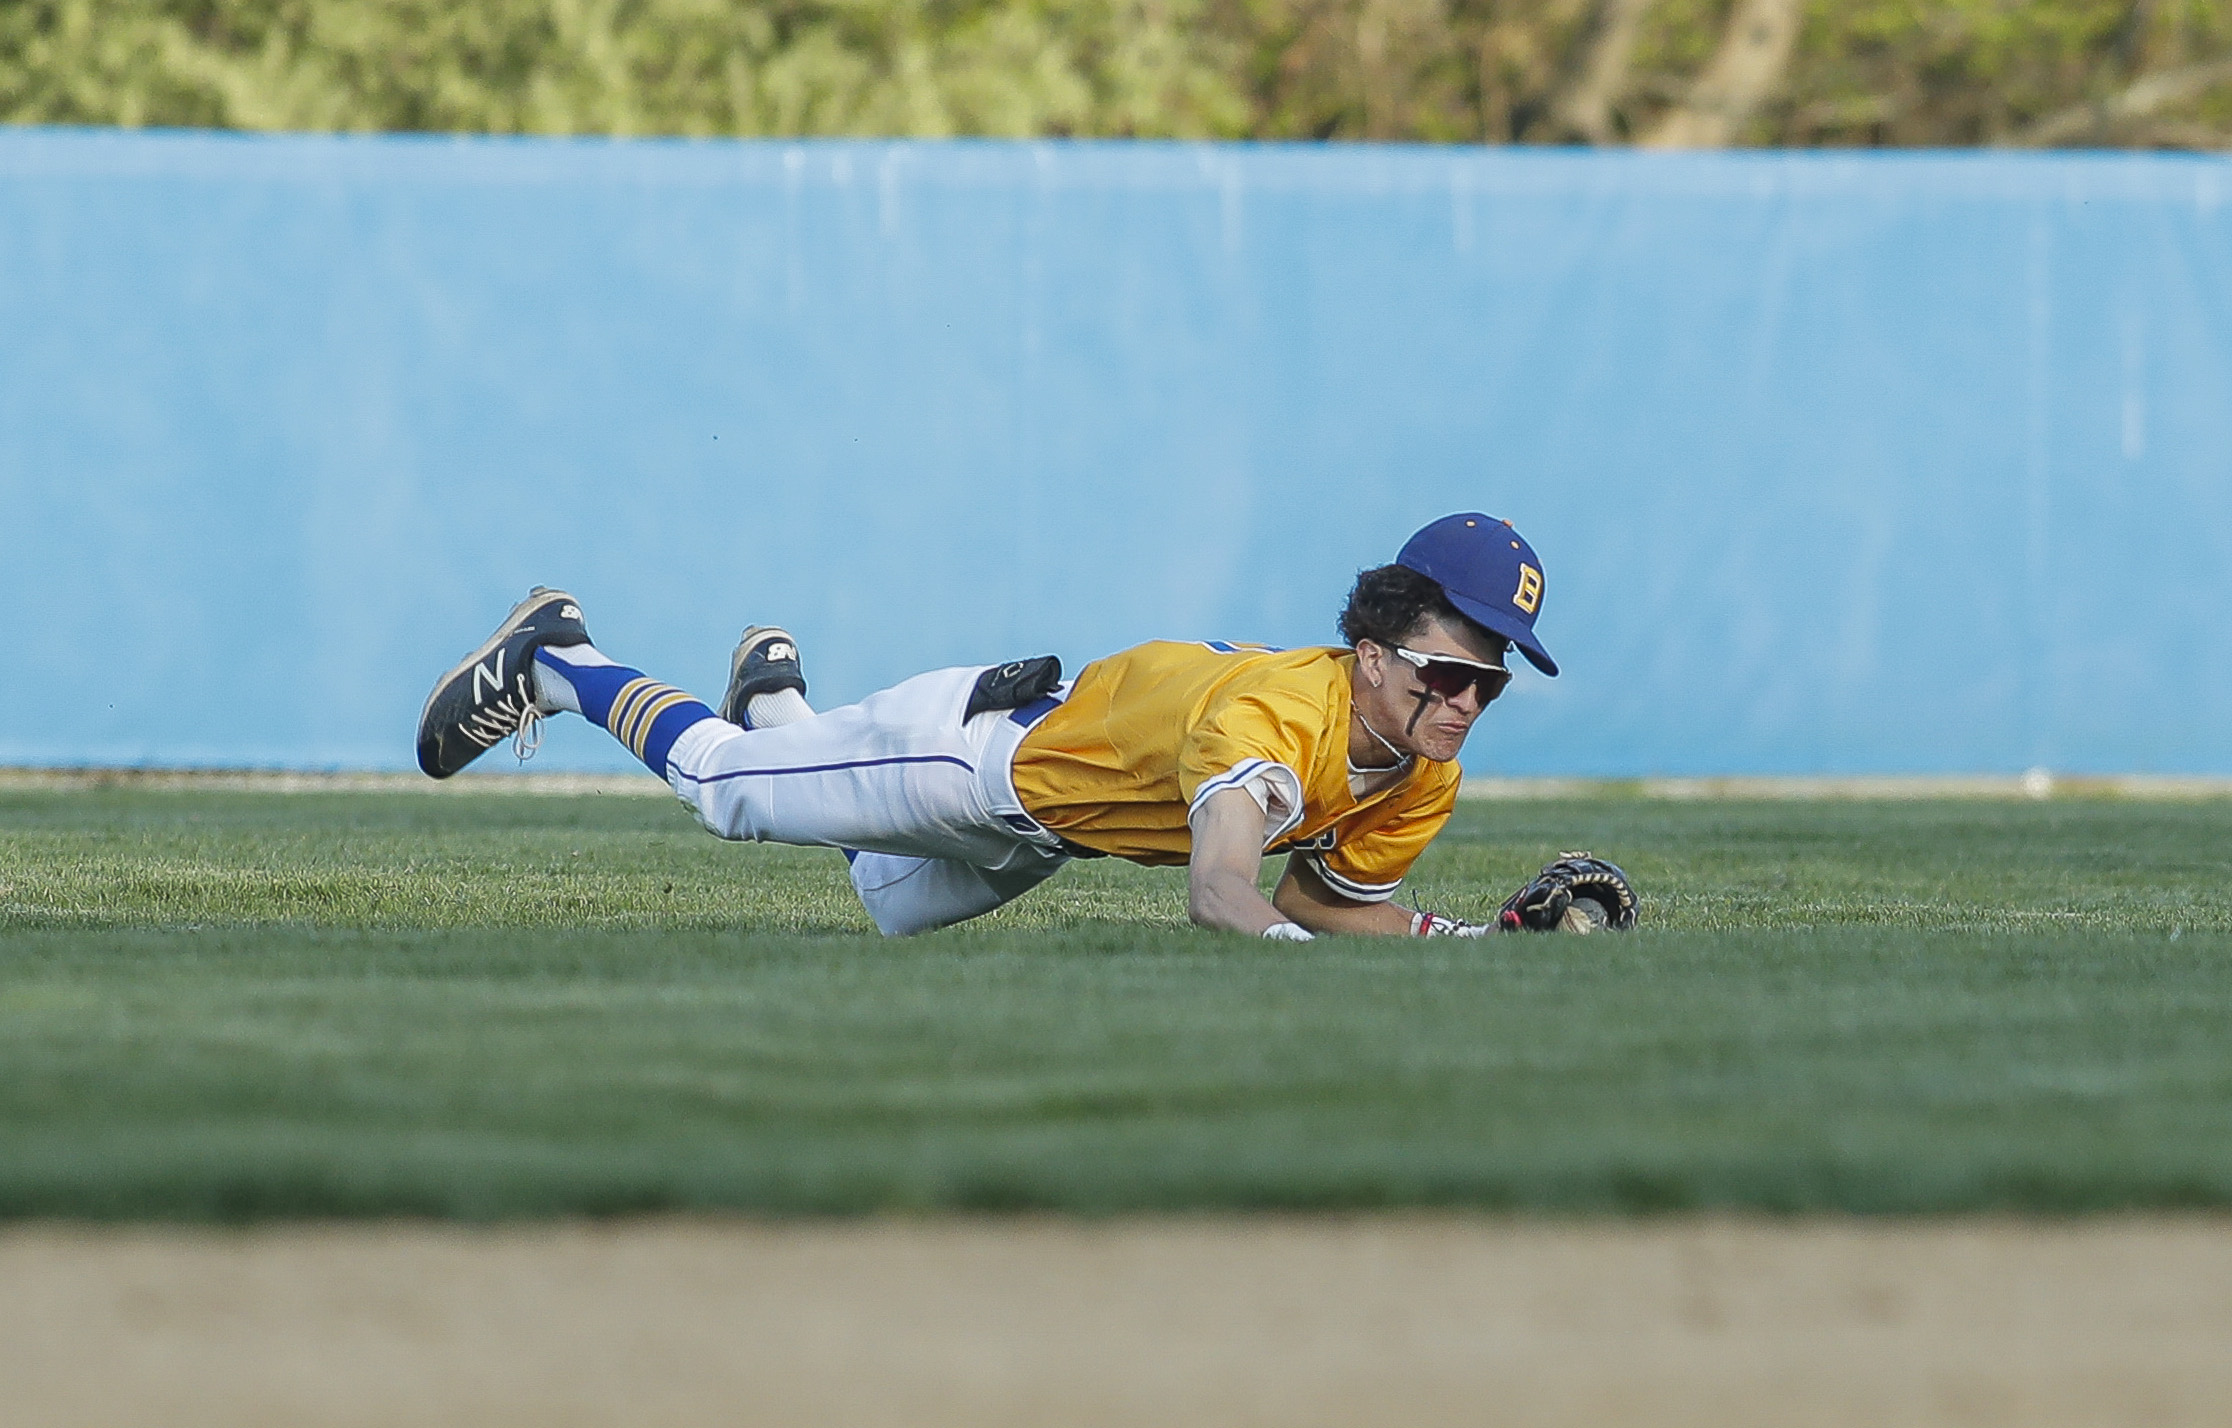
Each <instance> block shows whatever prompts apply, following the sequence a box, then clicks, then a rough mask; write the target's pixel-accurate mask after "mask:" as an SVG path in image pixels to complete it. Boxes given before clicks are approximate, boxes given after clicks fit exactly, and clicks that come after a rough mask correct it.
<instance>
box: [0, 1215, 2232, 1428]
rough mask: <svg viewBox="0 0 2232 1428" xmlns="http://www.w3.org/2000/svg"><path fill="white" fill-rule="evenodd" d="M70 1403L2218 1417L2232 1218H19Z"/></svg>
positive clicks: (9, 1272) (47, 1336)
mask: <svg viewBox="0 0 2232 1428" xmlns="http://www.w3.org/2000/svg"><path fill="white" fill-rule="evenodd" d="M0 1286H4V1287H5V1293H0V1385H5V1397H6V1400H7V1413H6V1418H7V1421H8V1422H9V1423H11V1424H13V1425H16V1428H35V1426H36V1428H46V1425H62V1424H69V1425H79V1424H85V1425H92V1424H116V1423H161V1424H164V1425H166V1428H199V1425H213V1428H214V1425H224V1428H256V1425H266V1424H269V1425H277V1424H286V1425H296V1426H297V1428H300V1426H303V1425H374V1424H377V1425H383V1428H408V1425H435V1424H443V1425H447V1424H457V1425H464V1424H472V1425H476V1428H486V1426H487V1425H511V1424H518V1425H536V1428H566V1426H567V1425H591V1424H596V1425H605V1424H612V1425H622V1424H625V1425H630V1428H639V1425H696V1424H708V1425H710V1424H722V1425H733V1424H740V1423H750V1424H753V1425H791V1424H841V1425H846V1428H882V1425H893V1428H896V1425H909V1428H941V1426H942V1425H954V1428H962V1425H967V1428H1003V1425H1026V1424H1027V1425H1050V1424H1063V1425H1069V1424H1075V1425H1109V1428H1116V1425H1123V1428H1132V1425H1139V1428H1150V1425H1151V1426H1152V1428H1171V1425H1180V1424H1219V1425H1223V1424H1234V1425H1243V1424H1249V1425H1252V1424H1265V1425H1269V1424H1279V1425H1335V1424H1340V1425H1348V1424H1389V1425H1402V1428H1431V1425H1440V1424H1484V1423H1494V1424H1527V1425H1532V1424H1566V1425H1582V1424H1589V1425H1600V1424H1630V1423H1634V1424H1642V1423H1650V1424H1654V1425H1665V1424H1696V1425H1714V1428H1729V1425H1742V1424H1761V1425H1766V1424H1776V1425H1785V1424H1792V1423H1806V1424H1815V1425H1819V1424H1853V1425H1862V1424H1865V1425H1871V1428H1876V1426H1877V1425H1886V1424H2011V1425H2012V1424H2022V1425H2026V1428H2050V1425H2057V1424H2087V1425H2100V1424H2148V1425H2167V1424H2202V1423H2210V1424H2217V1423H2225V1422H2228V1421H2232V1407H2228V1405H2232V1221H2227V1220H2221V1219H2203V1218H2195V1219H2145V1220H2085V1221H2072V1222H2066V1223H2046V1224H2040V1223H2032V1222H2016V1221H1976V1220H1969V1221H1954V1220H1948V1221H1934V1222H1920V1223H1917V1222H1865V1221H1820V1220H1816V1221H1798V1222H1773V1221H1745V1220H1712V1219H1708V1220H1659V1221H1646V1222H1601V1221H1594V1222H1590V1221H1582V1222H1532V1221H1511V1220H1499V1219H1482V1218H1465V1217H1455V1216H1448V1217H1444V1216H1421V1215H1404V1216H1393V1217H1383V1218H1355V1219H1307V1218H1282V1219H1166V1220H1125V1221H1109V1222H1100V1223H1080V1222H1069V1221H1058V1220H1033V1219H1025V1220H994V1219H960V1220H928V1221H884V1222H866V1223H862V1222H806V1223H793V1224H768V1223H758V1222H733V1221H704V1220H670V1221H633V1222H623V1223H618V1224H612V1225H590V1226H577V1225H566V1226H529V1227H504V1228H495V1229H485V1230H475V1229H465V1228H452V1227H444V1226H422V1225H400V1226H395V1225H390V1226H343V1227H289V1228H279V1229H267V1230H254V1231H238V1232H233V1231H179V1230H156V1229H144V1228H133V1229H118V1230H99V1229H73V1228H51V1227H28V1228H18V1229H13V1230H9V1231H6V1232H0Z"/></svg>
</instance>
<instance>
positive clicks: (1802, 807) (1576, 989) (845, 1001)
mask: <svg viewBox="0 0 2232 1428" xmlns="http://www.w3.org/2000/svg"><path fill="white" fill-rule="evenodd" d="M1576 847H1589V848H1593V849H1594V850H1596V851H1597V852H1599V853H1601V854H1604V855H1606V856H1610V857H1614V858H1616V859H1618V860H1620V861H1621V862H1623V863H1624V864H1625V865H1626V866H1627V868H1628V869H1629V871H1630V872H1631V873H1632V874H1633V875H1634V876H1635V879H1636V881H1637V883H1638V885H1639V886H1640V887H1641V889H1642V891H1643V893H1644V901H1645V918H1646V922H1647V926H1646V928H1645V930H1643V931H1640V932H1637V933H1635V934H1633V935H1630V936H1626V937H1612V936H1599V937H1571V936H1558V937H1533V936H1527V937H1507V938H1498V939H1492V940H1489V941H1486V942H1483V943H1452V942H1442V941H1436V942H1431V943H1428V942H1412V941H1363V940H1335V939H1321V940H1319V941H1317V942H1315V943H1312V944H1309V945H1306V946H1292V945H1283V944H1280V945H1274V944H1266V943H1261V942H1257V941H1253V940H1249V939H1245V938H1238V937H1229V936H1222V935H1216V934H1210V933H1204V932H1200V931H1196V930H1194V929H1191V928H1189V927H1187V926H1186V925H1185V923H1184V919H1183V886H1184V885H1183V880H1182V876H1181V875H1180V874H1177V873H1175V872H1165V871H1146V870H1141V869H1136V868H1131V867H1128V866H1124V865H1121V864H1117V863H1115V862H1113V861H1101V862H1094V863H1086V864H1080V865H1078V866H1076V867H1074V868H1072V869H1070V870H1069V871H1068V872H1066V873H1065V874H1064V875H1063V876H1062V877H1061V878H1059V879H1057V880H1056V881H1055V882H1054V883H1052V884H1049V885H1048V886H1047V887H1046V888H1044V889H1041V890H1040V891H1038V892H1036V893H1034V894H1032V895H1031V896H1030V897H1028V898H1026V899H1024V900H1023V901H1022V902H1020V903H1018V904H1016V905H1015V906H1013V907H1011V908H1008V909H1005V910H1003V911H1002V912H1001V913H999V914H997V915H995V916H993V917H990V918H987V919H984V920H983V921H981V922H980V923H977V924H974V925H972V926H969V927H966V928H961V929H956V930H953V931H949V932H946V933H941V934H938V935H935V936H932V937H927V938H923V939H918V940H915V941H911V942H899V943H892V942H885V941H883V940H882V939H879V938H877V937H875V936H873V935H872V934H870V933H868V931H867V925H866V922H865V919H864V918H863V916H862V914H861V913H860V911H859V909H858V907H857V905H855V904H854V903H853V901H852V898H851V894H850V890H849V888H848V887H847V885H846V884H845V882H844V877H843V864H842V862H841V861H840V860H839V859H838V858H837V857H836V855H834V854H830V853H815V852H804V851H798V850H790V849H782V848H762V847H750V846H743V847H739V846H731V845H724V844H722V843H719V842H717V841H715V840H713V839H711V838H708V837H706V836H705V835H704V834H702V833H700V832H699V831H698V830H697V828H696V825H695V824H694V823H693V822H692V821H691V820H690V818H689V817H688V815H687V814H686V813H685V812H684V811H683V810H682V809H680V808H679V807H678V806H677V805H674V804H671V803H668V802H666V801H663V800H657V799H641V798H626V797H580V798H559V797H536V796H519V795H508V796H507V795H500V794H484V795H454V794H417V795H413V794H395V795H317V794H313V795H265V794H219V793H207V792H128V791H103V792H37V793H8V794H0V1214H7V1215H18V1216H21V1215H67V1216H90V1217H161V1218H219V1219H250V1218H260V1217H270V1216H288V1215H329V1214H342V1215H358V1214H426V1215H457V1216H468V1217H495V1216H507V1215H544V1214H567V1213H582V1212H587V1213H605V1212H624V1211H639V1210H654V1209H680V1208H692V1207H704V1208H713V1207H733V1208H742V1209H749V1210H755V1211H770V1212H854V1211H865V1210H879V1209H918V1208H1018V1207H1050V1208H1056V1209H1064V1210H1078V1211H1085V1212H1096V1213H1097V1212H1108V1211H1117V1210H1129V1209H1176V1208H1189V1207H1203V1208H1209V1207H1237V1206H1253V1207H1267V1206H1268V1207H1365V1206H1388V1205H1473V1206H1488V1207H1525V1208H1530V1209H1542V1210H1548V1211H1559V1212H1563V1211H1597V1210H1655V1209H1665V1208H1684V1207H1701V1206H1723V1207H1749V1208H1758V1209H1767V1210H1815V1209H1841V1210H1853V1211H1917V1210H1924V1211H1926V1210H1966V1209H1976V1208H1984V1207H2008V1208H2020V1209H2030V1210H2047V1211H2077V1210H2090V1209H2102V1208H2111V1207H2127V1206H2185V1205H2224V1204H2227V1203H2232V956H2228V954H2232V890H2228V883H2232V878H2228V874H2232V802H2191V803H2138V802H2111V801H2099V802H2086V801H2054V802H2047V803H2037V804H2013V803H1987V802H1950V801H1949V802H1912V803H1872V804H1871V803H1693V804H1677V803H1657V802H1645V801H1640V800H1618V799H1604V800H1596V801H1570V802H1533V803H1508V804H1504V803H1473V804H1467V805H1465V806H1464V807H1463V808H1462V809H1461V810H1460V812H1459V815H1458V818H1457V820H1456V822H1455V823H1454V824H1453V825H1452V827H1451V829H1450V831H1449V833H1448V834H1446V835H1445V836H1444V838H1443V839H1442V841H1441V843H1440V844H1438V845H1437V846H1436V848H1435V849H1434V850H1433V852H1432V853H1431V854H1430V855H1429V857H1428V859H1427V860H1426V861H1425V862H1424V863H1423V864H1422V865H1421V867H1420V869H1419V870H1418V876H1417V879H1416V884H1415V886H1416V891H1417V893H1418V895H1419V896H1420V897H1422V898H1423V900H1424V901H1425V902H1426V903H1427V904H1428V905H1430V906H1435V907H1438V908H1442V909H1445V910H1451V911H1456V912H1460V913H1468V914H1472V915H1476V916H1477V915H1481V914H1483V913H1485V912H1486V911H1487V910H1488V909H1489V908H1491V907H1492V906H1493V905H1494V904H1495V903H1496V902H1497V901H1499V900H1500V898H1501V896H1502V894H1503V892H1504V891H1505V890H1506V889H1507V888H1508V887H1509V886H1511V885H1513V884H1514V883H1515V882H1516V881H1517V880H1518V879H1519V878H1520V877H1521V876H1522V875H1523V874H1525V873H1527V872H1529V871H1531V870H1532V869H1533V868H1534V867H1535V866H1537V865H1538V864H1539V863H1541V862H1542V861H1543V860H1544V859H1545V858H1547V857H1549V856H1552V855H1554V854H1555V853H1556V852H1557V851H1558V850H1560V849H1562V848H1576Z"/></svg>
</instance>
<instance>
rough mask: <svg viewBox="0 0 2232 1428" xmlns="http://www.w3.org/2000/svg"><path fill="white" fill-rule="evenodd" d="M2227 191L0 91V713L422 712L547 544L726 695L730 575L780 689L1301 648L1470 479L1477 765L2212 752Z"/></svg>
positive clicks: (392, 744)
mask: <svg viewBox="0 0 2232 1428" xmlns="http://www.w3.org/2000/svg"><path fill="white" fill-rule="evenodd" d="M2227 199H2232V165H2228V164H2227V163H2226V162H2224V161H2221V160H2216V159H2201V158H2173V157H2152V156H2109V155H2100V156H2015V155H1968V154H1955V155H1931V154H1921V155H1896V156H1894V155H1835V154H1806V155H1789V154H1722V155H1694V156H1663V155H1638V154H1625V153H1608V154H1591V153H1571V152H1540V151H1536V152H1509V151H1493V150H1471V149H1427V148H1365V147H1355V148H1317V147H1308V148H1305V147H1292V148H1288V147H1272V148H1256V147H1224V146H1184V145H1121V144H985V143H955V144H915V143H900V144H873V143H795V144H793V143H695V142H693V143H683V142H601V141H600V142H545V141H520V140H448V139H436V140H429V139H370V138H251V137H237V136H216V135H195V134H144V135H121V134H112V133H90V132H74V131H40V130H14V131H0V336H4V340H0V622H4V626H0V627H4V629H5V633H6V644H7V660H6V663H5V666H4V669H5V673H4V674H0V681H4V683H5V686H6V695H7V697H6V698H5V699H0V763H33V764H48V763H65V764H75V763H102V764H108V763H141V762H153V763H161V764H181V765H193V764H226V765H283V766H301V767H329V766H340V767H375V768H401V767H408V766H409V764H410V759H411V753H410V742H411V730H412V725H413V721H414V720H415V718H416V715H417V711H418V705H419V701H420V699H421V698H422V697H423V695H424V692H425V690H426V687H427V685H428V683H429V681H430V680H431V679H432V677H433V676H434V675H435V674H436V673H438V672H439V671H440V670H441V669H442V668H443V667H444V666H446V665H447V664H449V663H450V662H451V661H453V660H454V659H455V658H457V657H458V656H459V655H460V654H462V653H463V652H464V651H465V650H466V649H467V648H469V647H470V646H471V645H472V644H474V643H475V642H476V641H477V640H479V639H480V637H481V636H482V635H483V634H484V633H485V632H486V631H487V629H488V628H489V627H490V626H491V625H492V624H493V623H494V621H495V620H496V618H497V617H498V616H499V615H501V614H502V612H503V611H504V609H505V608H506V607H507V606H508V605H509V604H510V602H511V601H512V600H513V599H515V598H516V597H517V596H518V595H519V594H520V593H521V592H522V591H524V590H525V588H526V587H527V586H528V585H530V584H532V583H536V582H544V583H550V584H563V585H565V586H566V587H567V588H569V589H572V590H573V591H575V592H576V593H577V594H579V595H580V596H581V597H582V599H583V602H584V604H585V605H586V606H587V609H588V611H589V615H590V620H591V627H592V629H594V630H595V631H596V633H597V635H598V638H599V640H600V642H601V643H603V644H604V645H605V646H606V647H607V648H608V649H609V650H611V651H612V652H613V653H615V654H616V655H618V656H620V657H622V658H625V659H627V660H629V661H630V662H632V663H637V664H640V665H643V666H644V667H646V668H648V669H650V670H652V671H654V672H656V673H658V674H660V675H661V676H662V677H665V678H668V679H672V680H674V681H676V682H679V683H683V684H686V685H689V686H690V687H693V688H695V689H697V690H699V691H701V692H703V693H704V694H706V695H708V696H709V697H710V696H716V695H717V694H718V692H719V688H720V684H721V681H722V680H723V678H724V676H725V671H726V663H725V661H726V655H727V651H728V648H729V645H730V643H731V641H732V640H733V638H734V636H735V633H736V631H737V629H738V628H739V627H740V626H742V625H743V624H745V623H747V622H750V621H780V622H784V623H787V624H789V625H790V626H791V627H792V628H793V629H795V630H796V631H797V632H798V634H799V635H800V636H801V638H802V640H803V642H804V644H805V647H806V650H807V654H808V660H809V672H810V674H811V675H812V677H813V679H814V683H815V691H816V696H817V699H818V700H820V701H822V702H825V703H827V702H836V701H841V700H845V699H850V698H854V697H857V696H859V695H861V694H863V693H865V692H867V691H869V690H871V689H873V688H875V687H877V686H879V685H881V684H884V683H887V682H889V681H891V680H894V679H897V678H899V677H902V676H904V675H906V674H909V673H911V672H914V671H916V670H918V669H922V668H927V667H930V666H933V665H938V664H944V663H959V662H968V661H985V660H992V659H997V658H1002V657H1007V656H1012V655H1018V654H1030V653H1036V652H1040V651H1053V652H1057V653H1060V654H1061V655H1063V656H1064V658H1065V659H1066V660H1067V661H1069V663H1070V664H1071V666H1072V667H1073V668H1074V667H1075V666H1076V665H1078V664H1081V663H1083V662H1084V661H1085V660H1087V659H1089V658H1091V657H1093V656H1095V655H1098V654H1100V653H1103V652H1106V651H1108V650H1110V649H1113V648H1116V647H1119V646H1122V645H1124V644H1127V643H1130V642H1133V641H1136V640H1141V639H1146V638H1150V637H1158V636H1162V637H1168V636H1179V637H1215V638H1234V639H1261V640H1269V641H1272V642H1275V643H1284V644H1294V643H1306V642H1313V641H1321V640H1327V639H1329V638H1330V637H1331V635H1332V621H1333V615H1334V611H1335V609H1336V607H1337V606H1338V604H1339V602H1340V599H1341V596H1342V594H1343V593H1344V591H1345V588H1346V585H1347V582H1348V580H1349V579H1350V578H1351V576H1352V575H1353V574H1354V572H1355V571H1356V570H1357V569H1358V568H1360V567H1362V566H1365V565H1370V564H1375V563H1378V562H1380V561H1383V560H1385V559H1388V558H1390V557H1391V556H1392V554H1393V552H1394V550H1395V549H1396V547H1397V545H1398V544H1399V543H1400V542H1401V540H1402V538H1403V536H1404V535H1405V534H1406V533H1407V532H1408V531H1409V530H1410V529H1411V528H1412V527H1414V526H1416V525H1418V524H1420V523H1421V522H1423V521H1425V520H1427V519H1429V518H1431V517H1433V516H1436V515H1440V514H1442V513H1444V512H1446V511H1449V510H1454V509H1463V508H1479V509H1485V510H1487V511H1490V512H1493V513H1495V514H1497V515H1504V516H1510V517H1512V518H1514V519H1515V520H1516V521H1517V522H1518V524H1519V526H1520V528H1521V529H1522V530H1524V531H1525V532H1526V533H1527V534H1528V535H1529V536H1530V537H1531V538H1532V539H1533V541H1534V543H1535V545H1536V546H1537V548H1538V549H1539V550H1540V551H1541V552H1542V554H1543V557H1544V562H1545V564H1546V566H1547V567H1548V576H1549V590H1548V598H1547V602H1546V605H1545V610H1544V614H1543V618H1542V625H1541V630H1542V633H1543V635H1544V637H1545V639H1546V641H1547V642H1548V644H1549V646H1550V647H1551V649H1552V650H1553V651H1554V652H1555V653H1556V654H1557V655H1558V656H1559V658H1560V659H1561V660H1562V661H1563V662H1564V664H1565V667H1566V674H1565V675H1564V677H1563V678H1560V679H1558V680H1556V681H1548V680H1544V679H1541V678H1539V677H1536V676H1534V675H1533V674H1532V673H1531V672H1523V673H1522V674H1521V675H1520V677H1519V679H1518V680H1517V681H1516V682H1515V685H1514V688H1513V692H1512V694H1511V696H1510V697H1509V698H1508V700H1507V701H1506V703H1505V704H1504V705H1502V706H1499V707H1498V708H1497V709H1496V710H1495V711H1494V712H1493V714H1492V715H1491V716H1490V718H1489V719H1488V720H1487V721H1486V723H1484V725H1483V726H1482V729H1481V731H1480V732H1479V733H1478V734H1477V735H1476V736H1475V740H1474V743H1473V746H1472V748H1471V749H1469V750H1468V753H1467V764H1468V767H1469V768H1471V769H1472V770H1473V771H1474V772H1476V773H1576V774H1609V775H1618V774H1632V773H1645V772H1666V773H1683V772H1691V773H1710V772H1872V771H1917V772H1927V771H1984V770H2013V769H2020V768H2024V767H2028V766H2032V765H2047V766H2050V767H2054V768H2058V769H2067V770H2078V771H2164V772H2195V773H2203V772H2205V773H2219V774H2222V773H2232V718H2228V716H2232V640H2228V639H2227V637H2226V634H2225V629H2224V620H2225V617H2226V610H2227V606H2228V604H2232V400H2228V399H2232V217H2228V214H2227V209H2226V201H2227ZM543 759H544V762H545V763H546V764H547V765H548V766H550V767H572V768H616V767H621V766H623V765H624V763H625V760H624V759H623V758H621V757H620V756H619V755H618V754H617V753H616V752H615V751H614V750H613V749H612V748H611V747H610V746H609V744H608V742H607V741H605V740H604V739H603V737H602V736H601V735H598V734H595V733H594V732H593V731H590V730H587V729H585V728H580V727H575V728H570V729H565V730H561V731H559V733H557V734H556V735H555V736H554V737H553V739H552V742H551V744H550V745H549V746H548V747H547V748H546V750H545V753H544V756H543ZM490 762H491V763H497V762H499V761H498V760H493V759H492V760H491V761H490ZM501 762H503V763H508V762H509V759H508V757H506V758H505V759H503V760H501Z"/></svg>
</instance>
